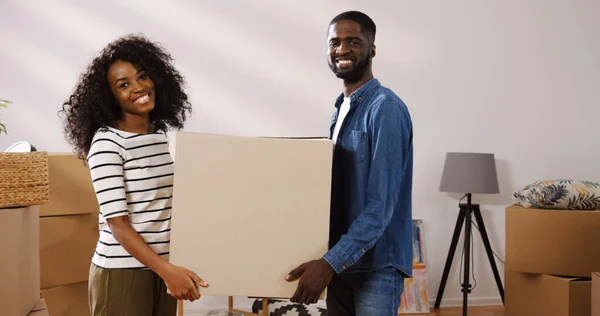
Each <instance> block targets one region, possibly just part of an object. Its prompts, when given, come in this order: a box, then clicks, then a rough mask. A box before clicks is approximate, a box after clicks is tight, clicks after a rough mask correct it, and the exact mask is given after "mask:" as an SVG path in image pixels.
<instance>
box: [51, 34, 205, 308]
mask: <svg viewBox="0 0 600 316" xmlns="http://www.w3.org/2000/svg"><path fill="white" fill-rule="evenodd" d="M171 61H172V58H171V56H170V55H169V54H168V53H167V52H166V51H164V50H163V49H162V48H161V47H160V46H159V45H158V44H155V43H151V42H150V41H149V40H147V39H146V38H144V37H141V36H126V37H123V38H120V39H117V40H116V41H114V42H112V43H110V44H109V45H108V46H107V47H106V48H104V49H103V50H102V51H101V53H100V55H99V56H98V57H96V58H95V59H94V60H93V61H92V63H91V65H90V66H89V67H88V69H87V72H86V73H84V74H83V75H82V76H81V78H80V81H79V83H78V84H77V86H76V88H75V91H74V93H73V94H72V95H71V96H70V98H69V100H68V101H67V102H65V103H64V105H63V109H62V111H61V112H64V113H65V114H66V121H65V133H66V138H67V140H68V141H69V142H70V143H71V144H72V145H73V146H74V148H75V152H76V153H77V154H78V155H79V157H81V158H85V159H86V161H87V163H88V165H89V168H90V172H91V176H92V180H93V185H94V189H95V191H96V196H97V198H98V202H99V206H100V215H99V230H100V236H99V240H98V243H97V246H96V251H95V253H94V256H93V258H92V264H91V266H90V279H89V303H90V309H91V314H92V315H93V316H99V315H102V316H106V315H110V316H117V315H128V316H137V315H140V316H146V315H147V316H150V315H153V316H162V315H168V316H173V315H175V313H176V309H177V301H176V300H175V299H184V300H189V301H194V300H197V299H199V298H200V295H199V288H198V286H202V287H206V286H208V285H207V284H206V283H204V281H203V280H202V279H200V278H199V277H198V276H197V275H196V274H195V273H193V272H191V271H189V270H187V269H185V268H183V267H178V266H174V265H172V264H170V263H169V262H168V259H169V242H170V240H169V238H170V227H171V222H170V219H171V198H172V190H173V161H172V160H171V156H170V154H169V151H168V144H167V136H166V134H165V132H166V131H167V129H168V128H176V129H180V128H182V127H183V122H184V121H185V118H186V112H188V113H189V112H190V111H191V106H190V104H189V102H188V97H187V95H186V93H185V92H184V91H183V84H184V79H183V77H182V76H181V75H180V74H179V73H178V71H177V70H175V69H174V67H173V66H172V65H171ZM167 288H168V290H169V294H170V295H169V294H168V293H167Z"/></svg>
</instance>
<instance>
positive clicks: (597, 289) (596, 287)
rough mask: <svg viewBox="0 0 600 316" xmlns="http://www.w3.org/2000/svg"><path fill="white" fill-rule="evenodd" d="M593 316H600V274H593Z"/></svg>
mask: <svg viewBox="0 0 600 316" xmlns="http://www.w3.org/2000/svg"><path fill="white" fill-rule="evenodd" d="M592 316H600V272H594V273H592Z"/></svg>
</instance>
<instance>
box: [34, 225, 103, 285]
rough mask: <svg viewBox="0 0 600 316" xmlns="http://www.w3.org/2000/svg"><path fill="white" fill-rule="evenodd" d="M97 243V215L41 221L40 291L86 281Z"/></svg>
mask: <svg viewBox="0 0 600 316" xmlns="http://www.w3.org/2000/svg"><path fill="white" fill-rule="evenodd" d="M97 242H98V214H97V213H96V214H84V215H69V216H56V217H42V218H41V219H40V265H41V288H42V289H45V288H50V287H54V286H59V285H67V284H72V283H77V282H83V281H87V280H88V278H89V271H90V264H91V262H92V256H93V255H94V250H95V249H96V243H97Z"/></svg>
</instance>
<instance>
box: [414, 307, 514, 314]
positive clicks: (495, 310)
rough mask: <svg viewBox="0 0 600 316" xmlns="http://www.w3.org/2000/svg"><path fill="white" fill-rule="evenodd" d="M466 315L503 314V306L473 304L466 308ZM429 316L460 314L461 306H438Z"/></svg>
mask: <svg viewBox="0 0 600 316" xmlns="http://www.w3.org/2000/svg"><path fill="white" fill-rule="evenodd" d="M467 314H468V316H504V306H473V307H469V309H468V310H467ZM420 315H429V316H462V307H447V308H440V309H439V310H438V311H436V312H434V313H430V314H420Z"/></svg>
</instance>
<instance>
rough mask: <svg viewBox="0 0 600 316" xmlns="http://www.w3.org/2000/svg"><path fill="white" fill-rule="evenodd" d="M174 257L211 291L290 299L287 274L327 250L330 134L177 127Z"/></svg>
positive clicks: (293, 285) (291, 287) (206, 292)
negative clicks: (239, 133) (257, 134)
mask: <svg viewBox="0 0 600 316" xmlns="http://www.w3.org/2000/svg"><path fill="white" fill-rule="evenodd" d="M175 150H176V158H175V180H174V181H175V183H174V192H173V215H172V228H171V254H170V256H171V257H170V259H171V262H172V263H174V264H176V265H182V266H184V267H187V268H188V269H191V270H192V271H194V272H196V273H197V274H198V275H199V276H200V277H202V278H203V279H204V280H205V281H206V282H208V283H209V284H210V287H208V288H206V289H205V288H202V290H201V293H202V294H203V295H232V296H256V297H282V298H289V297H291V296H292V295H293V293H294V291H295V289H296V285H297V283H295V282H294V283H288V282H286V281H285V280H284V277H285V276H286V274H287V273H288V272H289V271H291V270H292V269H294V268H295V267H296V266H298V265H299V264H301V263H303V262H305V261H309V260H313V259H318V258H320V257H321V256H322V255H323V254H324V253H325V252H326V251H327V248H328V239H329V207H330V191H331V189H330V188H331V167H332V152H333V145H332V143H331V141H330V140H327V139H293V138H285V139H283V138H253V137H236V136H225V135H208V134H199V133H188V132H181V133H178V134H177V135H176V149H175Z"/></svg>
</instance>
